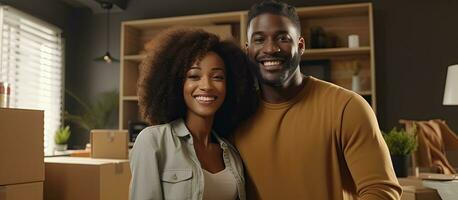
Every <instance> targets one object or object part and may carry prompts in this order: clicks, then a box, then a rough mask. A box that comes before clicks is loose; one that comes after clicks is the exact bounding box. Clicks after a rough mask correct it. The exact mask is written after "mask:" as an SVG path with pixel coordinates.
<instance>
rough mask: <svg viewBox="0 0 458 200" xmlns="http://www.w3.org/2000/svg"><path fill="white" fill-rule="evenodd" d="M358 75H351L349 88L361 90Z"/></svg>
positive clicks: (356, 90)
mask: <svg viewBox="0 0 458 200" xmlns="http://www.w3.org/2000/svg"><path fill="white" fill-rule="evenodd" d="M360 82H361V81H360V78H359V75H353V76H352V77H351V90H353V91H355V92H359V91H361V83H360Z"/></svg>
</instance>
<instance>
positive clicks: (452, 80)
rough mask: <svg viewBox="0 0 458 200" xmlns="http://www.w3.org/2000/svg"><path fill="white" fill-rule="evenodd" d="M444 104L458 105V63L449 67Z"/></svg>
mask: <svg viewBox="0 0 458 200" xmlns="http://www.w3.org/2000/svg"><path fill="white" fill-rule="evenodd" d="M442 104H443V105H458V64H456V65H452V66H449V67H448V70H447V80H446V82H445V91H444V102H443V103H442Z"/></svg>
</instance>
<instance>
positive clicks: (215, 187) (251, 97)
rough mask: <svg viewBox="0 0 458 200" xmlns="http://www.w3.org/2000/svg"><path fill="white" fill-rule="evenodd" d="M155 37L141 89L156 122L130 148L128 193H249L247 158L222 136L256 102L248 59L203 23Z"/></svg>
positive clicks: (145, 112)
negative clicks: (201, 26) (245, 172)
mask: <svg viewBox="0 0 458 200" xmlns="http://www.w3.org/2000/svg"><path fill="white" fill-rule="evenodd" d="M151 44H152V46H150V48H149V49H150V50H149V51H148V54H147V57H146V58H145V60H144V61H143V63H142V65H141V69H140V79H139V83H138V93H139V105H140V112H141V114H142V116H143V118H144V119H146V120H147V121H148V122H150V123H151V124H155V125H154V126H150V127H148V128H145V129H144V130H143V131H142V132H141V133H140V135H139V136H138V137H137V139H136V142H135V145H134V147H133V149H132V152H131V170H132V181H131V191H130V192H131V194H130V197H131V199H132V200H137V199H142V200H143V199H199V200H200V199H222V200H223V199H228V200H229V199H230V200H234V199H241V200H243V199H245V191H244V188H245V183H244V177H243V167H242V161H241V159H240V157H239V155H238V154H237V152H236V150H235V148H234V147H232V146H231V145H230V144H229V143H228V142H227V141H226V140H225V139H223V138H227V137H229V136H230V134H231V132H232V131H233V130H234V128H235V127H236V126H237V125H238V124H239V123H241V122H242V121H243V120H245V119H247V118H248V117H249V116H250V115H251V114H252V113H253V112H254V110H255V109H256V105H257V97H256V94H255V88H254V82H253V79H252V76H251V75H250V73H249V71H248V68H249V67H248V65H249V64H250V62H249V59H248V58H247V57H246V56H245V54H244V53H243V51H241V50H240V49H239V48H238V47H237V46H236V45H235V44H233V43H232V42H223V41H220V40H219V38H218V37H217V36H216V35H214V34H211V33H207V32H205V31H203V30H199V29H184V28H178V29H171V30H167V31H165V32H163V33H161V34H160V35H159V36H158V37H157V38H155V39H154V40H153V41H152V43H151Z"/></svg>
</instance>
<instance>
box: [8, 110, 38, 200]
mask: <svg viewBox="0 0 458 200" xmlns="http://www.w3.org/2000/svg"><path fill="white" fill-rule="evenodd" d="M43 124H44V113H43V111H37V110H23V109H9V108H0V200H25V199H27V200H42V199H43V181H44V178H45V174H44V162H43V157H44V147H43V143H44V142H43V138H44V135H43V133H44V127H43Z"/></svg>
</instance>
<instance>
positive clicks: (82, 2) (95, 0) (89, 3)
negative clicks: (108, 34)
mask: <svg viewBox="0 0 458 200" xmlns="http://www.w3.org/2000/svg"><path fill="white" fill-rule="evenodd" d="M61 1H63V2H65V3H67V4H68V5H70V6H72V7H74V8H89V9H91V10H92V12H93V13H94V14H98V13H105V12H106V11H105V9H103V8H102V6H101V5H100V2H111V3H113V8H112V9H111V12H122V11H123V10H125V9H126V7H127V2H128V0H61Z"/></svg>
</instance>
